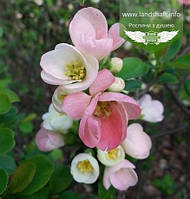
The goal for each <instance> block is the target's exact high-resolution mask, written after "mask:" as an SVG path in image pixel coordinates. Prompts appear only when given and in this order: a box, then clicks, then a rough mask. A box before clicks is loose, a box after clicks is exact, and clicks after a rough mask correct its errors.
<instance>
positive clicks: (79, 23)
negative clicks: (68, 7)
mask: <svg viewBox="0 0 190 199" xmlns="http://www.w3.org/2000/svg"><path fill="white" fill-rule="evenodd" d="M84 19H85V20H86V21H85V23H83V21H84ZM89 24H90V25H91V26H92V27H93V29H94V32H95V37H96V39H100V38H105V37H107V32H108V25H107V21H106V18H105V16H104V15H103V13H102V12H101V11H100V10H98V9H96V8H92V7H88V8H83V9H81V10H79V11H78V12H77V13H76V14H75V16H74V18H73V20H72V21H71V23H70V27H69V28H70V35H71V39H72V40H73V37H74V36H76V35H77V34H81V32H82V33H86V34H88V35H92V30H89ZM76 30H77V31H76ZM89 32H90V33H91V34H89ZM92 36H94V35H92Z"/></svg>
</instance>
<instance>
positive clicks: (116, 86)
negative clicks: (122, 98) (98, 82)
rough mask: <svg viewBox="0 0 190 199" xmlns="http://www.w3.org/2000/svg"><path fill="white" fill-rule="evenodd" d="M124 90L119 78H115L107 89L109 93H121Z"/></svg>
mask: <svg viewBox="0 0 190 199" xmlns="http://www.w3.org/2000/svg"><path fill="white" fill-rule="evenodd" d="M124 88H125V82H124V80H123V79H121V78H120V77H116V78H115V81H114V83H113V84H112V85H111V86H110V87H109V88H108V90H109V91H113V92H121V91H122V90H123V89H124Z"/></svg>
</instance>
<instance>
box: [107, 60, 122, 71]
mask: <svg viewBox="0 0 190 199" xmlns="http://www.w3.org/2000/svg"><path fill="white" fill-rule="evenodd" d="M122 67H123V60H122V59H120V58H118V57H114V58H112V59H111V69H110V70H111V72H113V73H118V72H119V71H121V69H122Z"/></svg>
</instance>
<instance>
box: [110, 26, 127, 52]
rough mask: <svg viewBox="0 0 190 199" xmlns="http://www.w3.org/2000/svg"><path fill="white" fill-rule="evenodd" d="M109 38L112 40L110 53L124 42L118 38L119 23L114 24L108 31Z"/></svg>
mask: <svg viewBox="0 0 190 199" xmlns="http://www.w3.org/2000/svg"><path fill="white" fill-rule="evenodd" d="M109 38H111V39H112V40H113V46H112V51H114V50H116V49H117V48H119V47H120V46H121V45H122V44H123V43H124V42H125V40H124V39H123V38H121V37H120V32H119V23H115V24H114V25H112V26H111V28H110V29H109Z"/></svg>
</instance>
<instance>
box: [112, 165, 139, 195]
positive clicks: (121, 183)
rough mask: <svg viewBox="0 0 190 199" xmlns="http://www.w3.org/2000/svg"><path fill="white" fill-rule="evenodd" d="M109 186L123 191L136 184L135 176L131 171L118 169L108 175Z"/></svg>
mask: <svg viewBox="0 0 190 199" xmlns="http://www.w3.org/2000/svg"><path fill="white" fill-rule="evenodd" d="M110 181H111V184H112V185H113V186H114V187H115V188H116V189H118V190H120V191H124V190H127V189H128V188H129V187H131V186H134V185H136V184H137V182H138V178H137V174H136V173H135V171H134V170H133V169H124V168H123V169H120V170H119V171H118V172H115V173H113V174H111V175H110Z"/></svg>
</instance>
